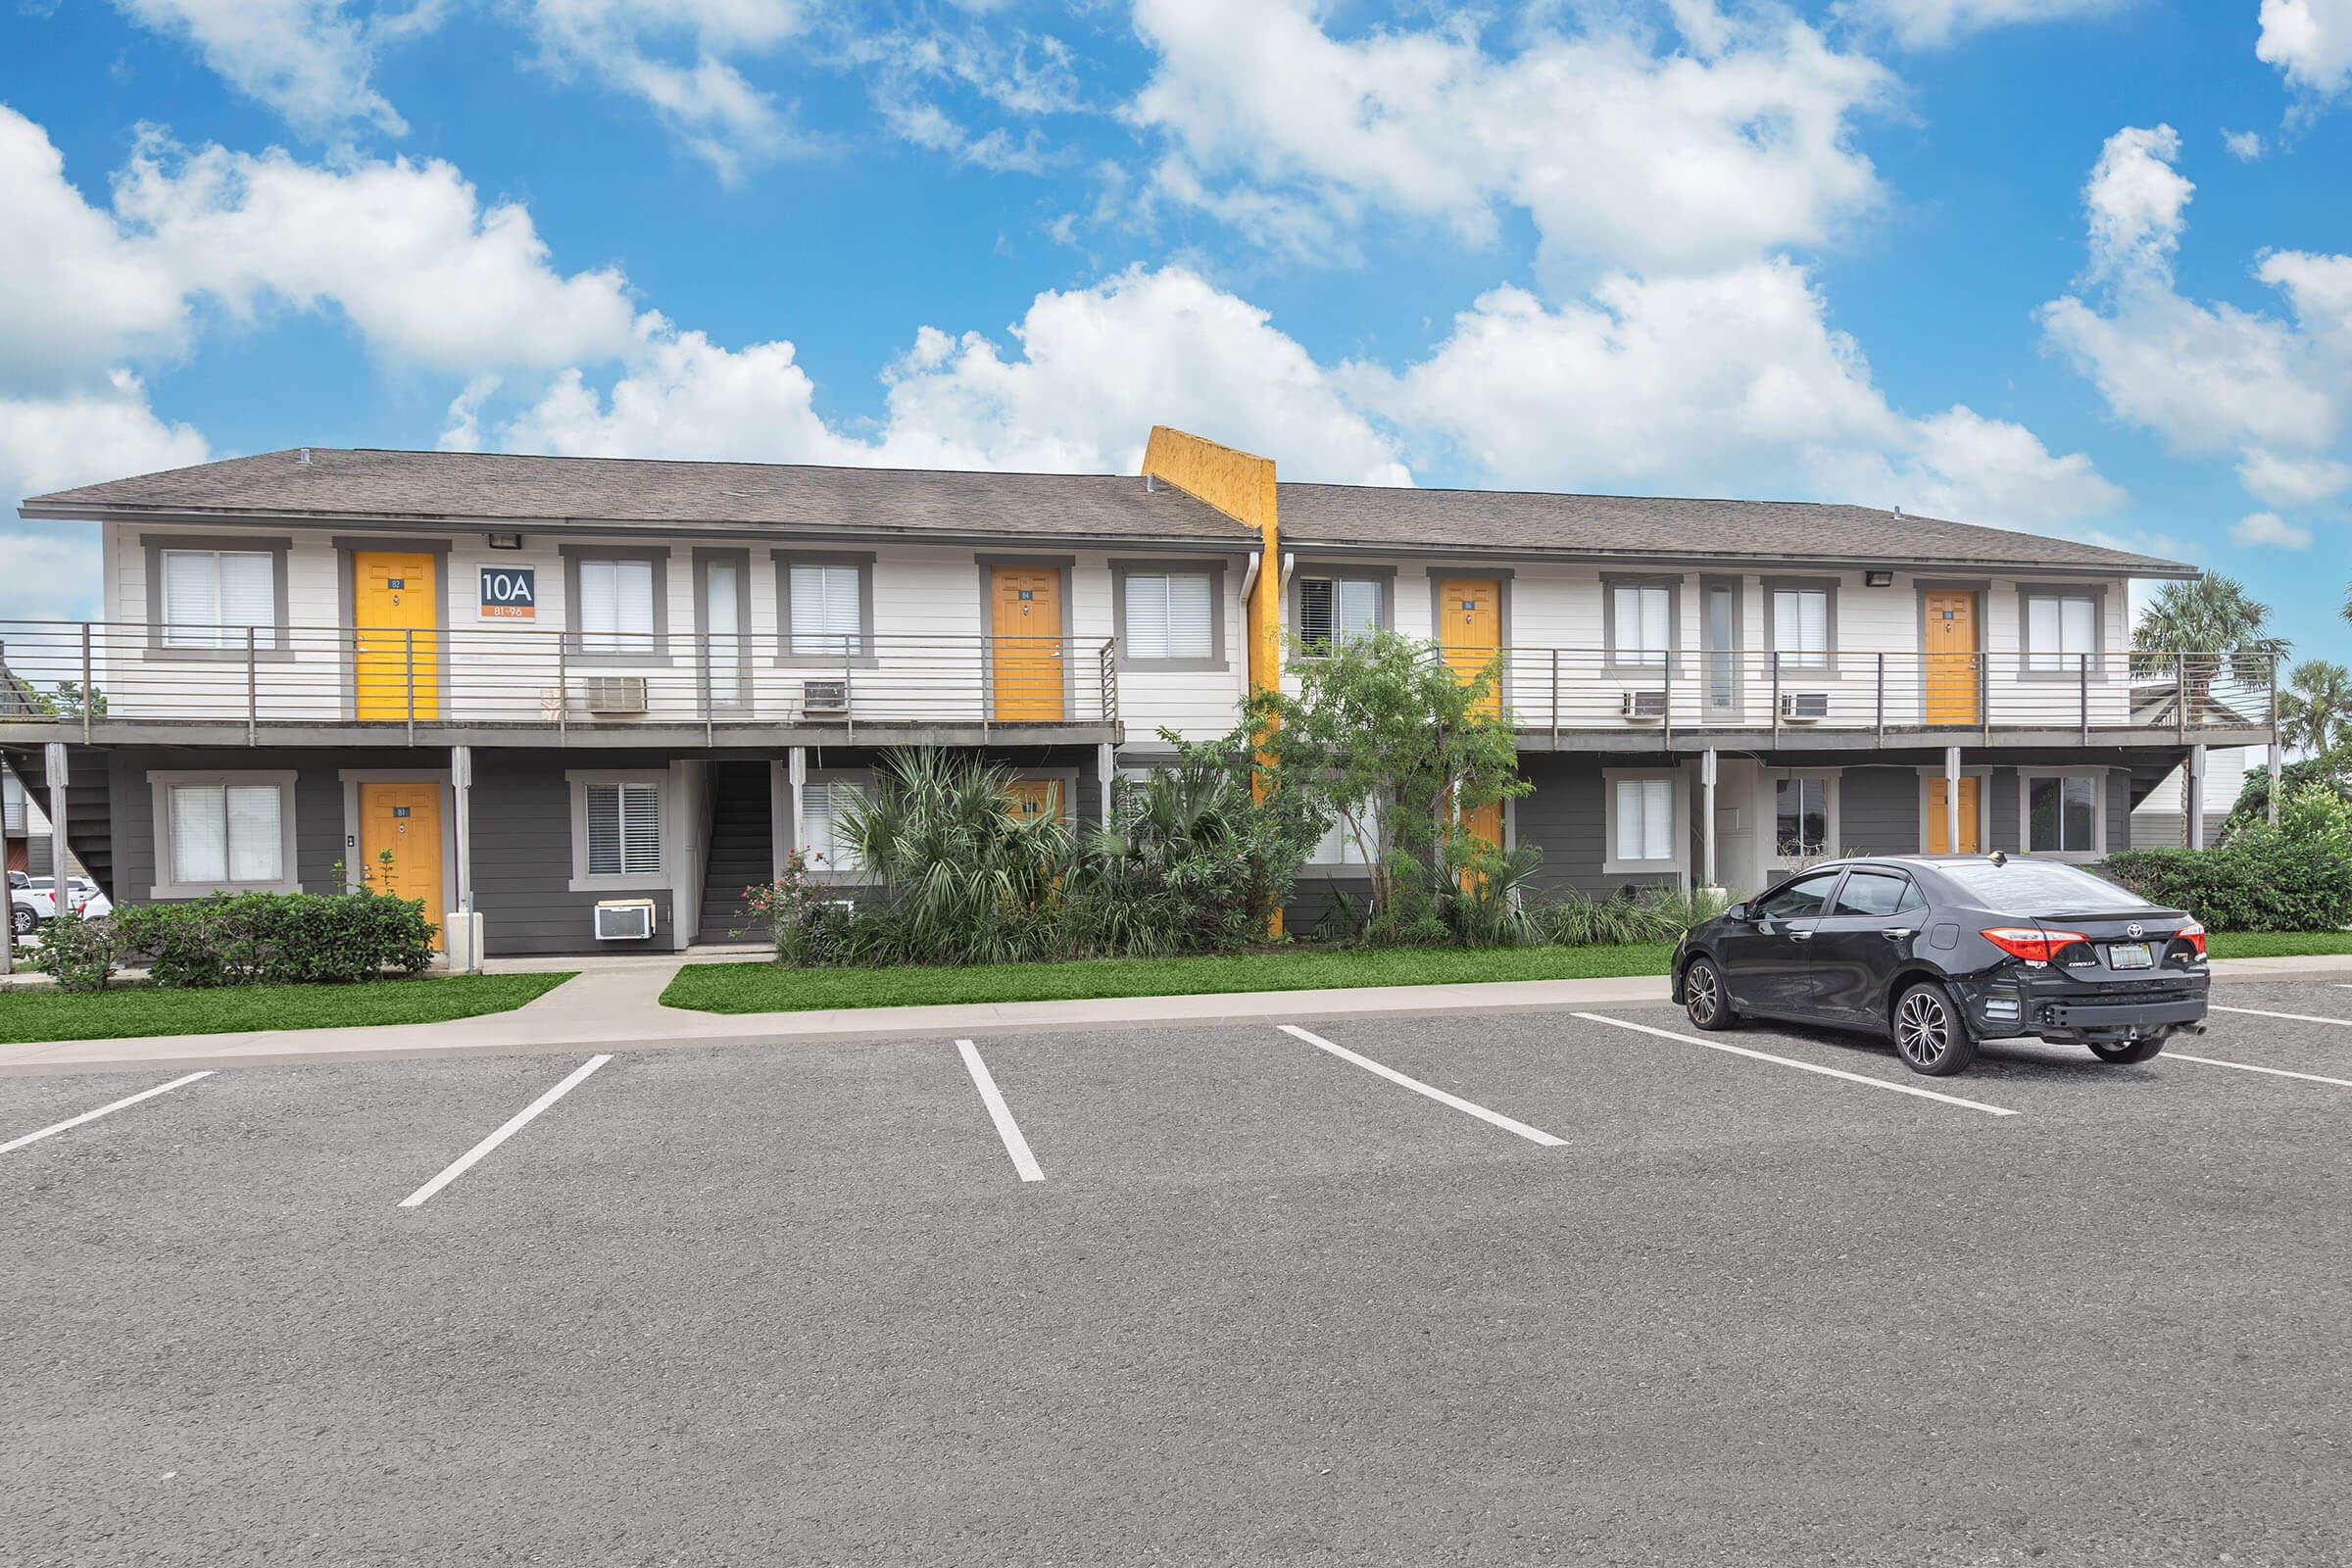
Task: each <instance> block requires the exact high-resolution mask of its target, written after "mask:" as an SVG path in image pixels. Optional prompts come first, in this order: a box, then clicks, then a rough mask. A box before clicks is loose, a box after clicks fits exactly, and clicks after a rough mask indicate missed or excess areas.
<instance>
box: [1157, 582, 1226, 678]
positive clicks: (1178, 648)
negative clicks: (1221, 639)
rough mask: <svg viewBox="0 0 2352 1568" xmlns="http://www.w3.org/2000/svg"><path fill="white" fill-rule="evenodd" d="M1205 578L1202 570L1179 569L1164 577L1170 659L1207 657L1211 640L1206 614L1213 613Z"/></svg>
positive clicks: (1208, 619) (1213, 607) (1212, 604)
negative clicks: (1165, 581) (1165, 578)
mask: <svg viewBox="0 0 2352 1568" xmlns="http://www.w3.org/2000/svg"><path fill="white" fill-rule="evenodd" d="M1208 582H1209V576H1208V573H1207V572H1205V571H1179V572H1174V573H1171V574H1170V575H1169V577H1168V578H1167V585H1168V586H1167V594H1168V657H1169V658H1170V659H1206V658H1207V657H1208V655H1209V649H1210V646H1211V642H1212V628H1211V626H1210V616H1211V615H1213V614H1214V613H1215V604H1214V602H1213V601H1212V600H1211V599H1210V597H1209V592H1208Z"/></svg>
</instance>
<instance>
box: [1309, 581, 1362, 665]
mask: <svg viewBox="0 0 2352 1568" xmlns="http://www.w3.org/2000/svg"><path fill="white" fill-rule="evenodd" d="M1378 630H1380V579H1379V578H1377V577H1301V578H1299V636H1300V637H1301V638H1302V639H1304V640H1305V642H1306V644H1307V646H1308V647H1310V648H1311V647H1313V646H1314V645H1316V644H1317V643H1324V644H1330V643H1336V642H1341V641H1344V640H1346V639H1347V638H1349V637H1369V636H1371V635H1372V634H1373V633H1374V632H1376V631H1378Z"/></svg>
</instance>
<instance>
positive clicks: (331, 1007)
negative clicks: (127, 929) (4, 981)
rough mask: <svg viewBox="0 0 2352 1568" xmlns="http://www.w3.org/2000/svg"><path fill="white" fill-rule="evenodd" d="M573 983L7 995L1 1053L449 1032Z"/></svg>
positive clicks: (520, 977)
mask: <svg viewBox="0 0 2352 1568" xmlns="http://www.w3.org/2000/svg"><path fill="white" fill-rule="evenodd" d="M570 978H571V974H570V973H569V972H565V973H561V974H457V975H448V976H444V977H439V978H434V979H423V980H378V981H373V982H371V983H369V984H367V985H356V986H242V987H230V988H227V989H224V990H220V991H165V990H159V989H156V988H154V987H148V986H126V987H124V988H123V989H122V990H119V991H94V992H90V991H85V992H63V991H14V990H12V991H6V992H0V1043H6V1044H10V1045H16V1044H22V1043H24V1042H25V1041H29V1040H39V1041H48V1040H120V1039H123V1038H125V1037H126V1036H131V1035H227V1034H242V1033H245V1032H246V1031H248V1030H253V1029H338V1028H343V1027H346V1026H349V1025H354V1024H380V1023H446V1022H448V1021H449V1020H450V1019H452V1018H478V1017H480V1016H481V1015H482V1014H483V1013H486V1012H506V1011H508V1010H510V1009H512V1008H515V1007H519V1006H521V1005H523V1004H524V1003H526V1002H529V1001H531V1000H532V999H533V998H535V997H542V996H545V995H546V994H547V993H548V992H550V991H553V990H554V989H555V988H556V987H558V986H560V985H562V984H563V983H564V981H566V980H568V979H570Z"/></svg>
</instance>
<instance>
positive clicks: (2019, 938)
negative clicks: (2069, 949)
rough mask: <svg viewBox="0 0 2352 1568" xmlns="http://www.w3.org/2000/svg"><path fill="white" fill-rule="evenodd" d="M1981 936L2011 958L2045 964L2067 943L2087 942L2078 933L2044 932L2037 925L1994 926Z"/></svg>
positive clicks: (2080, 933)
mask: <svg viewBox="0 0 2352 1568" xmlns="http://www.w3.org/2000/svg"><path fill="white" fill-rule="evenodd" d="M1983 936H1984V938H1985V941H1987V942H1989V943H1991V944H1992V945H1993V946H1994V947H1996V948H1998V949H2000V950H2001V951H2002V952H2003V953H2006V954H2007V955H2009V956H2011V957H2012V958H2023V959H2025V960H2026V961H2027V962H2028V963H2047V962H2049V961H2050V956H2051V955H2053V954H2055V953H2056V952H2057V951H2058V950H2059V949H2060V948H2063V947H2065V946H2066V945H2067V944H2068V943H2070V942H2082V941H2085V940H2087V939H2086V938H2085V937H2084V936H2083V935H2082V932H2080V931H2044V930H2043V929H2042V928H2041V927H2039V926H2037V925H1996V926H1994V927H1993V928H1992V929H1991V930H1989V931H1986V932H1984V933H1983Z"/></svg>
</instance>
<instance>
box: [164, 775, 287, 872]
mask: <svg viewBox="0 0 2352 1568" xmlns="http://www.w3.org/2000/svg"><path fill="white" fill-rule="evenodd" d="M299 777H300V775H299V774H297V773H296V772H295V771H294V770H293V769H292V768H285V769H275V768H265V769H241V768H202V767H199V768H159V769H157V770H155V771H152V772H150V773H149V774H148V775H147V798H148V806H149V809H151V810H152V811H153V813H154V822H155V883H154V885H153V886H152V887H150V888H149V889H148V890H147V896H148V897H149V898H150V899H154V900H157V901H159V902H161V901H168V900H175V899H201V898H204V897H205V896H206V895H208V894H212V893H300V892H301V891H302V868H301V866H300V865H299V864H298V863H297V862H296V860H295V833H294V805H295V800H294V798H295V794H296V790H295V782H296V780H297V779H298V778H299ZM180 784H274V785H276V786H277V833H278V851H277V853H278V862H277V863H278V869H279V870H280V871H282V872H283V873H284V874H283V875H282V876H280V877H278V878H277V880H275V881H273V882H216V883H208V884H203V885H198V884H195V883H186V882H175V881H173V880H172V787H173V786H174V785H180Z"/></svg>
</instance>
